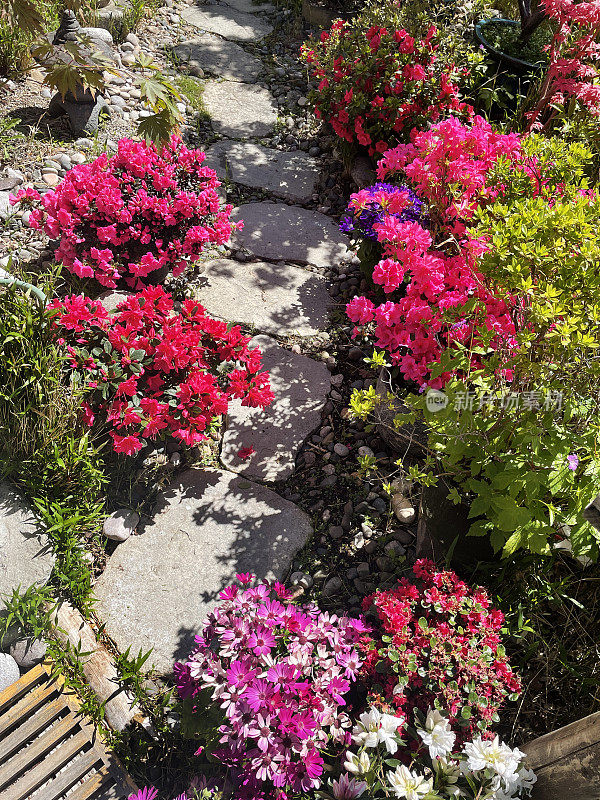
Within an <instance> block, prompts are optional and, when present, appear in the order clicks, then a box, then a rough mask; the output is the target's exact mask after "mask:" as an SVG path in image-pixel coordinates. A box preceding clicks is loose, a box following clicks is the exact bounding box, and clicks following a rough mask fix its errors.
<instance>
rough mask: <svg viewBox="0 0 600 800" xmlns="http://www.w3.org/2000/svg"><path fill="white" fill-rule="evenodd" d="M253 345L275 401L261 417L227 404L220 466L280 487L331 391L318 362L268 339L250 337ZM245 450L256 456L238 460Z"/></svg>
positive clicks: (326, 374) (259, 412) (324, 369)
mask: <svg viewBox="0 0 600 800" xmlns="http://www.w3.org/2000/svg"><path fill="white" fill-rule="evenodd" d="M252 345H254V346H255V347H260V350H261V352H262V354H263V366H264V368H265V370H267V371H268V372H269V375H270V376H271V388H272V390H273V394H274V395H275V400H274V401H273V403H272V404H271V405H270V406H269V407H268V408H266V409H265V410H264V411H263V410H261V409H255V408H247V407H244V406H242V405H241V402H240V401H235V402H233V403H230V405H229V413H228V416H227V430H226V431H225V434H224V436H223V446H222V449H221V461H222V463H223V464H224V466H225V467H227V469H230V470H232V471H233V472H237V473H239V474H240V475H244V476H246V477H248V478H255V479H258V480H262V481H281V480H284V479H285V478H287V477H288V476H289V475H290V474H291V473H292V472H293V470H294V462H295V460H296V454H297V452H298V449H299V448H300V445H301V444H302V442H303V441H304V440H305V439H306V437H307V436H308V435H309V434H310V433H311V432H312V431H314V430H315V428H317V427H318V426H319V425H320V423H321V412H322V410H323V406H324V405H325V402H326V400H327V393H328V392H329V390H330V388H331V380H330V377H329V370H328V369H327V367H326V366H325V364H323V363H321V362H320V361H313V360H312V359H311V358H308V357H307V356H303V355H300V354H297V353H291V352H290V351H289V350H284V349H283V347H280V346H279V345H278V344H277V342H276V341H275V340H274V339H271V338H270V337H269V336H255V337H254V338H253V339H252ZM249 447H252V448H254V450H255V452H254V453H253V454H252V455H251V456H250V457H249V458H246V459H242V458H240V456H239V455H238V453H239V451H240V450H243V449H245V448H249Z"/></svg>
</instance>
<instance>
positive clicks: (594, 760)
mask: <svg viewBox="0 0 600 800" xmlns="http://www.w3.org/2000/svg"><path fill="white" fill-rule="evenodd" d="M536 775H537V783H536V784H535V786H534V787H533V794H532V800H567V799H568V800H600V744H596V745H594V746H593V747H587V748H586V749H585V750H580V751H579V752H577V753H572V754H570V755H568V756H565V757H564V758H561V759H560V760H559V761H556V762H555V763H554V764H551V765H549V766H546V767H542V768H541V769H540V770H538V771H537V772H536Z"/></svg>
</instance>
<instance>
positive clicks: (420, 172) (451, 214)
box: [346, 117, 521, 388]
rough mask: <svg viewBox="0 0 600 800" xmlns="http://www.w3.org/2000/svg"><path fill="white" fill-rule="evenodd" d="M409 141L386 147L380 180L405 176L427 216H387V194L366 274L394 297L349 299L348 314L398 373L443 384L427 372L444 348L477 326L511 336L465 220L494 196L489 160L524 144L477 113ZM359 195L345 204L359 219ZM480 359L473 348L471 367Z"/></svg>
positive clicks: (466, 340)
mask: <svg viewBox="0 0 600 800" xmlns="http://www.w3.org/2000/svg"><path fill="white" fill-rule="evenodd" d="M411 139H412V141H411V143H410V144H407V145H400V146H398V147H396V148H394V149H393V150H389V151H387V152H386V153H384V155H383V158H382V159H381V161H380V162H379V165H378V170H377V172H378V178H379V179H380V180H383V179H384V178H385V179H387V180H390V178H393V177H395V176H398V179H399V180H400V181H401V182H405V181H408V182H409V183H410V185H411V187H412V188H413V189H414V191H416V193H417V195H418V196H419V197H420V198H421V199H422V200H423V201H425V203H426V204H427V207H428V212H429V215H428V221H427V223H425V224H424V223H423V222H420V221H416V220H407V221H402V220H401V219H400V218H399V216H398V215H395V214H394V213H392V212H393V200H394V197H392V196H390V198H389V203H387V204H385V203H384V205H387V206H388V207H389V208H390V209H391V210H389V211H387V212H386V213H385V214H384V215H383V218H382V220H381V221H380V222H377V223H375V224H374V225H373V230H374V231H375V232H376V234H377V238H378V241H379V243H380V244H381V246H382V250H383V257H382V259H381V260H380V261H379V262H378V263H377V264H376V265H375V267H374V269H373V276H372V278H373V282H374V283H375V284H378V285H380V286H382V287H383V291H384V292H385V293H386V294H389V295H392V297H391V298H390V299H389V300H388V301H386V302H384V303H380V304H376V303H374V302H373V301H372V300H370V299H369V298H367V297H364V296H363V297H356V298H354V299H353V300H352V301H351V302H350V303H349V304H348V305H347V308H346V310H347V313H348V316H349V317H350V319H351V320H352V321H353V322H354V323H355V324H356V325H357V326H358V328H357V330H358V329H361V330H362V331H363V332H366V333H368V334H369V335H370V336H372V337H373V338H374V341H375V344H376V346H377V347H379V348H382V349H383V350H385V351H386V352H387V353H388V355H389V356H390V357H391V362H392V364H393V365H395V366H397V367H398V368H399V369H400V372H401V373H402V375H403V376H404V377H405V378H407V379H409V380H411V381H414V382H415V383H417V384H418V385H419V386H424V385H429V386H432V387H435V388H441V387H443V386H444V385H445V383H446V382H447V381H448V380H449V378H450V377H451V373H450V372H445V373H442V374H440V375H435V376H432V365H436V364H438V363H439V362H440V360H441V356H442V354H443V352H444V351H445V350H447V349H448V348H454V349H456V348H461V347H462V346H463V345H465V344H473V345H474V346H475V348H476V347H477V343H478V341H480V339H477V337H478V336H480V334H479V333H478V332H479V331H481V329H482V327H483V328H484V329H486V331H487V333H488V334H489V339H490V341H488V343H487V344H488V345H489V344H490V343H491V346H492V347H493V346H494V342H496V343H502V345H503V346H504V347H510V346H511V342H513V341H514V324H513V320H512V318H511V305H510V298H509V297H498V296H496V294H495V293H493V292H490V290H489V289H488V287H487V285H486V283H485V282H484V280H483V278H482V276H481V275H480V274H479V272H478V270H477V255H478V254H479V253H480V252H481V250H482V248H483V247H485V245H484V243H482V242H480V241H478V240H476V239H471V238H470V237H469V236H468V232H467V226H468V223H469V221H470V220H471V219H472V218H473V215H474V214H475V212H476V210H477V209H478V208H479V207H481V206H482V205H483V204H485V203H487V202H490V201H492V200H493V199H495V198H496V197H497V195H498V193H499V188H498V187H496V186H494V185H490V183H489V175H490V173H491V170H492V168H493V166H494V165H495V164H496V163H497V161H498V159H500V158H504V159H508V160H509V161H511V162H512V163H515V164H517V163H519V161H520V157H521V148H520V143H519V137H518V136H517V135H516V134H500V133H497V132H495V131H494V130H493V128H492V127H491V126H490V125H489V123H487V122H486V121H485V120H483V119H482V118H480V117H476V118H475V119H474V121H473V124H472V125H467V124H465V123H463V122H461V121H460V120H459V119H457V118H456V117H450V118H448V119H446V120H443V121H442V122H439V123H438V124H437V125H433V126H431V128H429V129H428V130H426V131H419V132H417V131H414V132H413V135H412V137H411ZM382 193H383V194H385V191H383V192H382ZM361 198H362V193H360V192H359V193H358V194H356V195H353V198H352V201H351V208H353V209H354V213H355V214H356V215H357V216H358V215H359V214H360V213H361V212H362V199H361ZM440 241H441V242H443V244H442V245H441V246H440V245H439V244H438V242H440ZM475 300H477V301H480V303H479V305H478V307H477V309H478V310H477V311H476V312H475V311H474V310H472V311H471V312H470V313H469V314H467V313H466V312H465V310H464V309H465V307H466V306H467V304H469V303H471V305H473V302H472V301H475ZM482 309H483V310H482ZM478 364H480V357H479V355H478V354H477V353H476V352H474V353H473V355H472V365H473V367H475V366H477V365H478Z"/></svg>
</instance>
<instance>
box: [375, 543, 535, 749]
mask: <svg viewBox="0 0 600 800" xmlns="http://www.w3.org/2000/svg"><path fill="white" fill-rule="evenodd" d="M413 571H414V575H415V578H416V582H411V581H410V580H408V579H407V578H402V579H401V580H400V582H399V584H398V586H397V588H395V589H390V590H385V591H377V592H376V593H375V594H373V595H370V596H369V597H366V598H365V599H364V600H363V611H365V612H369V611H371V612H373V613H372V616H376V617H377V620H378V624H377V625H376V626H375V627H374V631H373V633H372V635H371V636H370V637H368V638H367V639H366V641H365V644H364V645H363V647H364V650H363V651H361V654H362V655H363V656H364V659H365V661H364V664H363V667H362V669H361V678H362V680H363V681H364V682H365V684H366V686H367V687H368V689H369V699H370V701H371V703H372V704H374V706H375V707H376V708H378V709H379V710H380V711H385V712H389V713H392V714H394V715H395V718H397V720H398V721H397V729H396V733H397V734H398V735H400V736H401V735H403V731H404V728H405V727H406V725H410V724H412V719H413V716H414V711H415V710H416V709H418V710H420V711H423V712H425V711H427V708H428V707H429V706H432V707H435V708H443V709H445V710H446V712H447V714H448V717H449V721H450V723H451V724H452V726H453V727H455V728H456V729H457V731H458V739H459V740H464V738H465V737H466V736H469V735H471V736H472V735H475V733H477V732H479V731H485V730H486V729H487V728H489V727H490V726H491V724H492V723H493V722H497V721H498V713H497V712H498V709H499V708H500V706H501V705H502V704H503V702H504V701H505V700H506V699H508V698H510V699H516V697H517V696H518V694H519V692H520V691H521V685H520V682H519V679H518V678H517V677H516V675H515V674H514V672H513V671H512V669H511V667H510V664H509V662H508V659H507V657H506V654H505V652H504V647H503V646H502V642H501V636H500V629H501V628H502V625H503V622H504V615H503V614H502V612H501V611H499V610H497V609H495V608H493V607H492V604H491V602H490V599H489V597H488V596H487V593H486V592H485V590H484V589H482V588H481V587H475V588H471V587H469V586H467V584H466V583H464V581H461V580H460V579H459V578H458V576H457V575H456V574H455V573H454V572H451V571H448V570H438V569H436V567H435V564H434V563H433V562H432V561H429V560H427V559H420V560H419V561H417V562H416V563H415V565H414V568H413Z"/></svg>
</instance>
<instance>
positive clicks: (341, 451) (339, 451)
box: [333, 442, 350, 458]
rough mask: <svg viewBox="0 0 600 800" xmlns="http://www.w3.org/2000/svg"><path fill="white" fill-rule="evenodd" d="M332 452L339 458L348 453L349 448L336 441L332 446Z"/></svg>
mask: <svg viewBox="0 0 600 800" xmlns="http://www.w3.org/2000/svg"><path fill="white" fill-rule="evenodd" d="M333 452H334V453H335V454H336V455H338V456H339V457H340V458H346V456H347V455H348V454H349V453H350V448H349V447H347V446H346V445H345V444H342V443H341V442H336V444H335V445H334V446H333Z"/></svg>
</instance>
